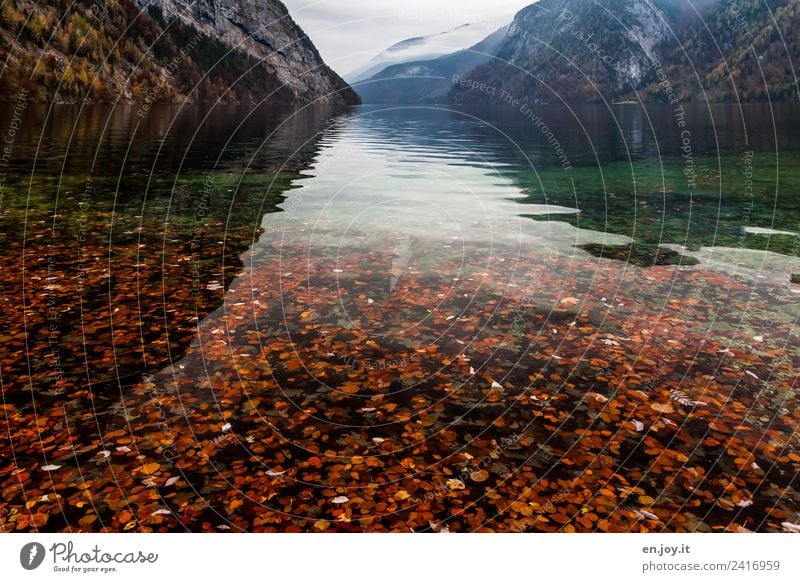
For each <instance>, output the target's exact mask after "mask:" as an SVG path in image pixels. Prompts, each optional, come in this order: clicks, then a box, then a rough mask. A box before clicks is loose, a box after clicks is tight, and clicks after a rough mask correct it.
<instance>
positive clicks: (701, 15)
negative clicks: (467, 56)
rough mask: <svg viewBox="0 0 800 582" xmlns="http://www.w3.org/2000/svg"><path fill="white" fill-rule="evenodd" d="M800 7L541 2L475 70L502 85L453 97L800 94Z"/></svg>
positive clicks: (792, 3) (778, 1) (475, 76)
mask: <svg viewBox="0 0 800 582" xmlns="http://www.w3.org/2000/svg"><path fill="white" fill-rule="evenodd" d="M799 11H800V8H799V7H798V2H797V0H700V1H698V0H694V1H693V2H685V1H684V0H541V1H540V2H538V3H536V4H533V5H531V6H529V7H527V8H525V9H523V10H522V11H520V12H519V13H518V14H517V15H516V17H515V18H514V21H513V23H512V25H511V27H510V29H509V34H508V36H507V38H506V40H505V42H504V43H503V46H502V47H500V49H499V50H498V52H497V59H494V60H492V61H491V62H487V63H484V64H482V65H480V66H478V67H476V68H475V69H474V70H473V71H471V72H470V73H469V77H470V78H471V79H472V80H473V81H477V82H478V83H479V84H485V86H487V87H490V88H491V89H492V90H490V91H487V90H484V91H475V90H472V89H470V88H468V87H461V86H457V87H453V89H452V91H451V92H450V94H449V100H450V101H451V102H453V103H476V102H481V103H490V102H492V100H493V99H495V95H496V94H497V93H502V91H506V93H507V94H510V95H513V96H514V97H515V98H518V99H520V100H521V101H526V102H541V101H544V102H556V101H559V100H563V101H566V102H592V101H615V100H624V99H643V100H647V101H672V102H677V101H679V100H680V101H704V100H706V99H710V100H716V101H725V100H735V99H740V100H758V99H766V98H768V97H769V98H772V99H797V95H798V92H797V86H796V83H795V81H794V70H795V68H796V65H797V64H800V63H799V57H800V50H799V49H800V36H799V33H800V19H799V18H798V12H799ZM762 75H763V76H762ZM491 93H494V94H495V95H492V94H491Z"/></svg>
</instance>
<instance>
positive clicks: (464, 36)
mask: <svg viewBox="0 0 800 582" xmlns="http://www.w3.org/2000/svg"><path fill="white" fill-rule="evenodd" d="M496 29H497V25H496V24H494V23H490V22H478V23H471V24H462V25H461V26H457V27H456V28H454V29H452V30H448V31H446V32H440V33H438V34H431V35H428V36H417V37H414V38H407V39H405V40H402V41H400V42H398V43H395V44H393V45H392V46H390V47H389V48H387V49H386V50H384V51H382V52H381V53H380V54H378V55H376V56H375V57H373V58H372V59H371V60H370V61H369V63H367V64H366V65H364V66H362V67H359V68H358V69H356V70H355V71H352V72H351V73H348V74H346V75H345V79H347V81H349V82H350V83H357V82H358V81H363V80H364V79H368V78H370V77H372V76H373V75H375V74H377V73H379V72H381V71H382V70H384V69H386V68H387V67H392V66H395V65H401V64H405V63H411V62H417V61H427V60H433V59H437V58H439V57H443V56H447V55H450V54H452V53H454V52H457V51H460V50H463V49H466V48H468V47H471V46H473V45H475V44H477V43H479V42H481V41H483V40H484V39H485V38H486V36H487V35H490V34H491V33H493V32H494V31H495V30H496Z"/></svg>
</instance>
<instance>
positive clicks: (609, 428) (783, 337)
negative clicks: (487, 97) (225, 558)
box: [0, 104, 800, 532]
mask: <svg viewBox="0 0 800 582" xmlns="http://www.w3.org/2000/svg"><path fill="white" fill-rule="evenodd" d="M4 115H5V116H4V117H0V140H3V147H4V148H5V149H0V155H2V158H0V196H2V197H1V198H0V220H2V229H0V237H2V238H1V239H0V240H1V241H2V246H1V247H0V248H2V250H1V251H0V297H1V298H2V302H3V309H2V311H0V340H1V341H2V345H3V351H2V357H1V358H0V382H1V383H2V402H1V405H2V406H1V408H2V411H3V416H2V418H3V423H4V425H5V432H6V433H7V435H8V437H9V438H7V439H4V441H3V443H2V444H0V455H1V456H2V459H3V461H4V462H3V463H2V467H0V488H1V489H2V495H3V498H4V500H5V502H6V505H5V507H7V508H8V511H7V512H6V513H4V514H0V531H2V530H18V531H32V530H36V529H38V530H40V531H79V530H80V531H154V532H158V531H286V532H292V531H375V532H378V531H406V532H408V531H417V532H420V531H452V532H459V531H503V532H510V531H516V532H523V531H525V532H555V531H562V532H574V531H580V532H590V531H608V532H647V531H655V532H685V531H781V530H782V529H783V526H782V524H783V523H786V522H796V521H797V520H798V518H800V493H798V491H797V483H796V478H797V475H798V473H799V471H798V469H799V468H800V441H799V440H798V434H800V433H798V431H797V427H798V423H799V422H800V406H798V388H799V387H798V383H797V380H798V366H800V341H798V338H797V332H796V329H797V327H796V326H797V321H798V316H799V315H800V212H798V209H800V198H799V197H798V192H800V138H798V137H797V136H798V131H799V130H800V107H797V106H793V105H780V106H774V105H773V106H770V105H768V104H754V105H743V106H741V107H739V106H733V105H711V106H706V105H703V106H690V105H684V106H682V107H678V108H677V109H674V108H670V107H669V106H658V105H653V106H648V107H646V108H643V107H641V106H637V105H624V104H620V105H613V106H609V107H604V106H580V107H575V108H571V109H570V108H563V107H555V106H546V107H541V108H537V109H535V110H533V109H527V108H525V109H522V110H520V109H514V108H510V107H508V108H503V107H498V108H495V109H469V108H463V109H445V108H434V107H391V108H380V107H367V106H364V107H358V108H350V109H341V110H333V109H323V108H305V109H301V110H298V111H278V110H271V109H268V108H263V107H261V108H249V107H240V108H236V107H224V108H213V109H206V108H201V107H196V106H184V107H181V106H155V107H152V108H150V109H142V108H137V107H136V106H120V107H116V108H112V107H103V106H92V107H88V108H84V109H80V108H77V107H67V106H61V107H58V106H56V107H53V108H52V109H51V110H49V109H47V108H40V107H34V106H30V107H28V108H26V109H25V110H24V111H23V112H22V113H21V114H20V115H17V116H14V115H12V113H11V112H7V113H6V114H4Z"/></svg>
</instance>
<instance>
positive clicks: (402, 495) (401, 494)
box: [394, 490, 411, 501]
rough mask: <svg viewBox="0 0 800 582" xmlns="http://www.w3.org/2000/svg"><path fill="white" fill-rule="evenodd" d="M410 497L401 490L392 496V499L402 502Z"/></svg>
mask: <svg viewBox="0 0 800 582" xmlns="http://www.w3.org/2000/svg"><path fill="white" fill-rule="evenodd" d="M409 497H411V494H410V493H409V492H408V491H405V490H401V491H398V492H397V493H395V494H394V498H395V500H396V501H403V500H404V499H408V498H409Z"/></svg>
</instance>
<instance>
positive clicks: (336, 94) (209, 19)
mask: <svg viewBox="0 0 800 582" xmlns="http://www.w3.org/2000/svg"><path fill="white" fill-rule="evenodd" d="M135 1H136V3H137V5H138V6H139V7H140V8H141V9H142V11H144V12H147V11H152V10H153V9H155V10H157V11H158V12H160V13H161V16H162V18H163V19H164V20H165V21H167V22H170V21H172V20H173V19H176V18H177V19H179V20H180V21H182V22H183V23H185V24H187V25H189V26H191V27H194V28H196V29H197V30H198V31H200V32H203V33H205V34H207V35H208V36H210V37H212V38H217V39H219V40H221V41H222V42H223V43H224V44H226V45H228V46H230V47H232V48H235V49H238V50H240V51H242V52H244V53H246V54H248V55H250V56H252V57H255V58H257V59H259V60H260V61H262V62H263V63H264V64H265V65H266V67H267V69H268V70H269V71H270V72H273V73H274V74H275V76H276V77H277V80H278V82H279V84H280V85H282V86H283V87H285V88H286V89H288V90H289V91H291V93H292V95H293V96H294V98H295V99H296V101H298V102H302V103H307V102H311V101H316V102H321V103H332V104H355V103H359V102H360V100H359V97H358V95H357V94H356V93H355V92H354V91H353V90H352V89H351V88H350V87H349V86H348V85H347V83H345V82H344V80H342V78H341V77H339V76H338V75H337V74H336V73H334V72H333V71H332V70H331V69H330V68H329V67H328V66H327V65H326V64H325V63H324V62H323V60H322V58H321V57H320V55H319V52H318V51H317V49H316V47H315V46H314V44H313V43H312V42H311V40H310V39H309V38H308V36H306V34H305V33H304V32H303V30H302V29H301V28H300V27H299V26H298V25H297V23H295V21H294V20H293V19H292V17H291V16H290V15H289V11H288V10H287V9H286V7H285V6H284V5H283V3H282V2H280V1H279V0H222V1H220V0H135Z"/></svg>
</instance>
